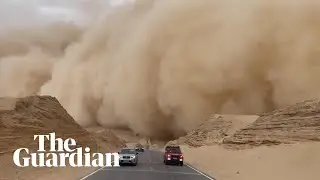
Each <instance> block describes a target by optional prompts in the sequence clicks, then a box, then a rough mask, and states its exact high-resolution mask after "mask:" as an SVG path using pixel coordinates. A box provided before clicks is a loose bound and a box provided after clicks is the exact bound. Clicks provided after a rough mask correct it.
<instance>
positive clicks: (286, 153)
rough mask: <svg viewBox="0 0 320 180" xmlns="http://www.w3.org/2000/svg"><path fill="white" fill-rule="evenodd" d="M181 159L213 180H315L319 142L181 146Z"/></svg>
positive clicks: (317, 173)
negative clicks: (238, 146)
mask: <svg viewBox="0 0 320 180" xmlns="http://www.w3.org/2000/svg"><path fill="white" fill-rule="evenodd" d="M183 152H184V154H185V161H186V162H188V163H190V164H191V165H193V166H195V167H196V168H199V169H200V170H202V171H204V172H205V173H208V174H210V175H211V176H213V177H214V178H216V179H217V180H270V179H272V180H289V179H290V180H302V179H305V180H318V179H319V177H320V171H319V162H320V154H319V152H320V143H303V144H294V145H279V146H276V147H258V148H254V149H246V150H230V149H225V148H223V147H221V146H217V145H213V146H203V147H199V148H189V147H186V146H183Z"/></svg>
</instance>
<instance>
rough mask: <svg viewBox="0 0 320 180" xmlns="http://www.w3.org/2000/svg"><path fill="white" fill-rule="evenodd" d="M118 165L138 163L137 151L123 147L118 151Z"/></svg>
mask: <svg viewBox="0 0 320 180" xmlns="http://www.w3.org/2000/svg"><path fill="white" fill-rule="evenodd" d="M119 158H120V159H119V165H120V166H122V165H125V164H129V165H134V166H136V165H137V164H138V159H139V158H138V152H137V151H136V149H135V148H123V149H121V151H120V152H119Z"/></svg>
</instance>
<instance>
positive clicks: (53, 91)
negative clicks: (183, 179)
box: [0, 0, 320, 138]
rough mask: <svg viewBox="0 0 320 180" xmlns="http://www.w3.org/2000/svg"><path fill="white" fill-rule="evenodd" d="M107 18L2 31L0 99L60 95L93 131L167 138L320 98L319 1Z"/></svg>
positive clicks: (231, 2)
mask: <svg viewBox="0 0 320 180" xmlns="http://www.w3.org/2000/svg"><path fill="white" fill-rule="evenodd" d="M89 4H91V3H89ZM91 5H92V6H88V8H89V9H90V10H91V11H90V12H93V11H92V10H94V8H95V7H101V6H94V1H92V4H91ZM84 7H87V6H82V11H86V10H85V8H84ZM99 12H102V11H99ZM103 14H104V15H102V16H99V17H102V18H94V19H96V21H93V22H91V23H90V24H89V25H88V24H86V25H87V26H79V27H77V26H76V25H70V24H68V23H64V24H58V25H57V24H52V23H47V24H48V25H46V26H44V27H43V26H42V27H41V28H42V29H40V26H36V25H32V26H30V27H29V26H28V28H27V26H26V29H22V31H23V34H20V33H18V32H15V31H10V32H9V33H8V30H7V29H5V28H3V27H2V28H1V29H0V31H3V32H4V31H5V32H6V34H5V35H2V34H3V32H1V39H0V46H1V47H0V58H1V60H0V95H1V96H16V97H21V96H27V95H31V94H35V93H38V94H42V95H52V96H55V97H57V98H58V100H59V101H60V102H61V104H62V105H63V106H64V107H65V108H66V109H67V110H68V112H69V113H70V114H71V115H72V116H73V117H74V118H75V120H76V121H78V122H79V123H80V124H81V125H83V126H89V125H92V124H96V123H98V124H100V125H103V126H106V127H122V128H130V129H132V130H133V131H135V132H137V133H140V134H142V135H146V136H153V137H156V138H168V137H172V136H178V135H181V134H182V133H184V132H185V131H188V130H190V129H191V128H193V127H195V126H196V125H197V124H198V123H199V121H201V120H202V119H204V118H206V117H208V116H209V114H212V113H241V114H253V113H260V112H264V111H267V110H272V109H275V108H279V107H282V106H284V105H288V104H292V103H295V102H298V101H301V100H305V99H308V98H314V97H319V96H320V78H319V77H320V61H319V58H320V51H319V45H320V41H319V40H320V26H319V23H320V2H317V1H303V0H284V1H281V2H278V1H275V0H255V1H249V0H244V1H236V0H227V1H226V0H223V1H222V0H214V1H213V0H197V1H194V0H175V1H172V0H161V1H152V0H139V1H137V3H136V4H129V5H128V6H121V7H118V8H113V9H109V11H108V13H103ZM2 21H4V20H2ZM34 21H35V20H34ZM39 21H40V20H39ZM27 22H30V23H31V22H33V21H27ZM36 22H37V21H36ZM25 23H26V22H25ZM33 23H34V22H33ZM49 25H50V26H49ZM38 27H39V28H38ZM51 28H56V30H53V31H52V30H51ZM57 28H58V30H57ZM4 29H5V30H4ZM40 31H41V32H42V33H41V35H40V36H39V35H38V34H39V33H35V32H40ZM18 34H19V36H18ZM36 34H37V35H36ZM171 128H172V129H171ZM174 129H178V130H179V131H177V130H174Z"/></svg>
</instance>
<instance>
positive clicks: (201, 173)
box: [185, 163, 215, 180]
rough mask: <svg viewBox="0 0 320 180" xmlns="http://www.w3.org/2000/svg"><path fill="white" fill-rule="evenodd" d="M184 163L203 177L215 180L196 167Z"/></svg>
mask: <svg viewBox="0 0 320 180" xmlns="http://www.w3.org/2000/svg"><path fill="white" fill-rule="evenodd" d="M185 165H187V166H188V167H189V168H191V169H193V170H194V171H196V172H197V173H199V174H200V175H202V176H204V177H206V178H208V179H210V180H215V179H213V178H212V177H210V176H208V175H206V174H204V173H203V172H201V171H199V170H198V169H196V168H194V167H192V166H191V165H189V164H187V163H185Z"/></svg>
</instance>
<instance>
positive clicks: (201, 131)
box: [168, 99, 320, 180]
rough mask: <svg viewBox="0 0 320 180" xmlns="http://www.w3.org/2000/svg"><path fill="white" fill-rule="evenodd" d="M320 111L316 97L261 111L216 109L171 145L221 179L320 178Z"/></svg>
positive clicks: (281, 179)
mask: <svg viewBox="0 0 320 180" xmlns="http://www.w3.org/2000/svg"><path fill="white" fill-rule="evenodd" d="M319 114H320V101H319V100H317V99H315V100H308V101H303V102H300V103H296V104H293V105H291V106H287V107H284V108H282V109H278V110H274V111H271V112H268V113H263V114H260V115H259V116H246V115H217V114H215V115H213V116H211V117H210V118H208V119H207V120H205V121H203V123H202V124H201V125H200V126H199V127H198V128H195V129H194V130H192V131H190V132H189V133H188V134H187V135H186V136H184V137H181V138H179V139H177V140H175V141H171V142H169V143H168V144H179V145H181V147H182V149H183V153H184V157H185V161H186V162H187V163H190V164H191V165H193V166H195V167H196V168H199V169H200V170H202V171H204V172H206V173H208V174H210V175H211V176H213V177H214V178H216V179H217V180H270V179H272V180H289V179H290V180H302V179H305V180H318V179H319V178H320V171H319V164H320V154H319V152H320V142H319V138H320V136H319V133H320V131H319V129H320V116H319Z"/></svg>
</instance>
